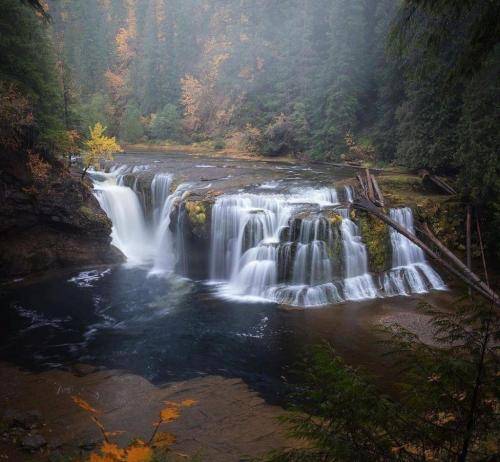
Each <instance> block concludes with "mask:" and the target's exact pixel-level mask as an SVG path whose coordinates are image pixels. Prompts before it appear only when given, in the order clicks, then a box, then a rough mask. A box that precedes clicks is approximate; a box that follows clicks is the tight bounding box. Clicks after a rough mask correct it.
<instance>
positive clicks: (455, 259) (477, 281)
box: [423, 223, 498, 299]
mask: <svg viewBox="0 0 500 462" xmlns="http://www.w3.org/2000/svg"><path fill="white" fill-rule="evenodd" d="M423 231H424V233H425V235H426V236H427V237H428V238H429V239H430V240H431V242H432V243H433V244H434V245H435V246H436V247H437V248H438V249H439V250H440V251H441V252H443V254H445V255H446V256H447V257H448V258H449V259H450V260H451V261H452V262H453V263H454V264H455V265H456V266H457V267H458V268H459V269H460V271H461V272H462V273H463V274H464V275H466V276H467V278H469V279H470V280H471V281H473V282H474V284H476V285H478V286H479V287H481V289H482V290H483V291H484V292H486V293H488V294H489V295H490V297H492V298H495V297H496V298H497V299H498V295H497V294H496V293H495V292H493V290H491V288H490V287H489V286H488V285H487V284H485V283H484V282H483V281H482V280H481V278H480V277H479V276H478V275H477V274H475V273H474V272H473V271H472V270H471V269H470V268H469V267H468V266H467V265H464V263H463V262H462V260H460V258H458V257H457V256H456V255H455V254H454V253H453V252H452V251H451V250H450V249H448V248H447V247H446V246H445V245H444V244H443V243H442V242H441V241H440V240H439V239H438V238H437V237H436V236H435V235H434V234H433V233H432V231H431V230H430V228H429V226H428V225H427V223H424V225H423Z"/></svg>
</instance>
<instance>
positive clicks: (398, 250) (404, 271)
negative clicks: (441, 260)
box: [382, 207, 446, 295]
mask: <svg viewBox="0 0 500 462" xmlns="http://www.w3.org/2000/svg"><path fill="white" fill-rule="evenodd" d="M390 216H391V218H392V219H393V220H394V221H396V222H397V223H399V224H400V225H401V226H404V227H405V228H406V229H407V230H408V231H409V232H410V233H412V234H415V228H414V225H413V212H412V210H411V209H410V208H408V207H403V208H398V209H391V210H390ZM389 232H390V236H391V244H392V266H393V267H392V269H391V271H389V272H388V273H387V274H385V275H384V278H383V282H382V283H383V287H384V292H385V293H386V294H387V295H409V294H410V293H420V294H422V293H426V292H427V291H428V290H429V289H435V290H446V285H445V283H444V282H443V280H442V279H441V277H440V276H439V274H438V273H437V272H436V271H435V270H434V269H433V268H432V267H431V266H430V265H429V264H428V263H427V261H426V259H425V255H424V252H423V250H422V249H421V248H420V247H418V246H417V245H415V244H414V243H413V242H411V241H410V240H409V239H408V238H406V237H405V236H403V235H402V234H400V233H398V232H397V231H396V230H395V229H393V228H390V231H389Z"/></svg>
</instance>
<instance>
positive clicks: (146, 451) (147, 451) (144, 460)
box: [125, 445, 153, 462]
mask: <svg viewBox="0 0 500 462" xmlns="http://www.w3.org/2000/svg"><path fill="white" fill-rule="evenodd" d="M152 458H153V450H152V449H151V448H150V447H148V446H144V445H133V446H129V448H128V449H127V454H126V459H125V460H126V462H149V461H150V460H151V459H152Z"/></svg>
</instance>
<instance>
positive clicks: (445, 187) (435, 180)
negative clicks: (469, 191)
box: [419, 170, 457, 196]
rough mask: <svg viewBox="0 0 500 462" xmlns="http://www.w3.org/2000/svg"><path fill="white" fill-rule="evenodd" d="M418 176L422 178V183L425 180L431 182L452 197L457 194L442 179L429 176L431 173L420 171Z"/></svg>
mask: <svg viewBox="0 0 500 462" xmlns="http://www.w3.org/2000/svg"><path fill="white" fill-rule="evenodd" d="M419 174H420V177H421V178H422V181H425V180H428V181H431V182H432V183H433V184H434V185H435V186H437V187H438V188H439V189H441V190H442V191H444V192H445V193H447V194H450V195H452V196H453V195H455V194H457V192H456V191H455V190H454V189H453V188H452V187H451V186H450V185H449V184H448V183H447V182H446V181H445V180H444V179H442V178H440V177H438V176H436V175H431V173H430V172H429V171H428V170H420V172H419Z"/></svg>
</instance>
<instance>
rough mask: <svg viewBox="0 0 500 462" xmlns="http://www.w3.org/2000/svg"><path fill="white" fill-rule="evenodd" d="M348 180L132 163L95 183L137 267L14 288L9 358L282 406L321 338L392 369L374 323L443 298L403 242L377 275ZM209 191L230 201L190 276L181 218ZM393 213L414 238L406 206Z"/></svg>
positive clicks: (177, 160) (228, 166)
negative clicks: (225, 382) (229, 383)
mask: <svg viewBox="0 0 500 462" xmlns="http://www.w3.org/2000/svg"><path fill="white" fill-rule="evenodd" d="M349 175H352V172H346V171H342V170H332V169H330V170H325V169H321V170H318V171H314V170H313V169H311V168H310V167H306V166H305V167H297V166H294V165H286V164H285V165H283V164H279V163H259V162H257V161H239V162H235V161H234V160H229V159H213V158H204V157H194V156H185V155H182V154H178V155H171V156H168V157H167V156H165V155H162V154H147V155H146V154H128V155H125V156H122V157H120V158H119V159H118V161H117V163H116V164H115V165H114V166H112V167H111V173H108V174H104V175H102V174H96V175H94V178H95V188H96V196H97V197H98V200H99V202H100V203H101V206H102V207H103V209H104V210H105V211H106V212H107V213H108V215H109V216H110V218H111V219H112V221H113V234H112V237H113V243H114V244H115V245H116V246H117V247H118V248H120V249H121V250H122V251H123V253H124V254H125V255H126V257H127V263H125V264H123V265H119V266H114V267H99V268H87V269H85V270H79V271H70V272H59V273H57V274H53V275H46V277H44V278H43V279H41V280H39V281H36V282H33V283H30V284H27V283H25V282H21V283H19V284H17V285H13V286H11V287H9V288H5V289H3V291H2V294H1V301H2V305H3V307H4V308H3V309H2V310H0V357H1V358H2V359H6V360H9V361H11V362H14V363H17V364H20V365H23V366H25V367H28V368H33V369H43V368H58V367H63V368H64V367H68V366H69V365H71V364H73V363H90V364H94V365H99V366H104V367H109V368H121V369H126V370H129V371H132V372H135V373H138V374H140V375H143V376H144V377H146V378H148V379H149V380H151V381H153V382H154V383H165V382H167V381H173V380H179V379H184V378H189V377H193V376H197V375H200V374H220V375H225V376H233V377H241V378H243V379H244V380H246V381H247V382H248V383H249V384H250V385H251V386H252V387H254V388H255V389H257V390H259V391H260V392H262V393H263V395H264V396H265V397H266V398H267V399H269V400H270V401H280V397H281V396H282V394H283V393H285V392H286V386H285V385H284V384H283V377H287V376H288V371H289V368H290V367H291V366H292V365H293V364H294V363H295V362H296V361H297V360H299V359H300V358H301V356H302V354H303V353H304V352H305V350H306V349H307V347H308V346H310V345H313V344H315V343H317V342H318V341H321V340H328V341H330V342H331V343H332V344H333V345H334V346H335V347H336V348H337V350H338V351H339V352H340V353H341V354H342V355H344V356H345V357H346V358H347V359H348V360H349V361H350V362H353V363H355V364H362V365H365V366H366V367H368V368H369V369H371V370H372V371H374V372H380V371H381V370H382V369H383V367H381V364H383V363H382V362H381V359H380V356H379V354H380V348H379V347H378V346H377V344H376V340H377V336H376V334H374V333H373V332H372V331H371V327H372V325H373V322H375V321H376V320H377V319H378V318H379V317H380V316H382V315H386V314H387V313H392V312H401V311H405V310H412V309H413V308H414V306H415V304H416V303H417V302H418V300H420V299H421V298H422V297H427V298H428V299H430V298H431V297H433V295H432V294H431V295H424V294H427V293H428V292H429V291H430V292H435V291H436V290H444V289H445V288H446V287H445V285H444V282H443V281H442V279H441V278H440V276H439V275H438V273H436V272H435V271H434V270H433V269H432V268H431V267H430V266H429V265H428V264H427V262H426V261H425V257H424V255H423V254H422V252H421V251H420V250H419V249H418V248H415V246H414V245H413V244H411V243H410V242H409V241H408V240H407V239H406V238H403V237H402V236H400V235H399V234H398V233H393V232H391V235H390V237H391V245H392V248H393V254H392V259H393V265H392V268H391V269H390V271H387V272H385V273H384V274H380V275H376V274H372V273H370V271H369V268H368V262H367V253H366V248H365V245H364V243H363V242H362V239H361V236H360V234H359V229H358V226H357V224H356V223H355V221H353V220H352V219H351V216H350V214H349V203H350V201H352V198H353V190H352V189H351V188H350V187H349V186H342V185H341V182H342V181H343V180H344V179H345V178H347V177H349ZM145 177H147V179H146V180H144V178H145ZM141 181H142V185H141ZM337 183H338V184H339V186H337V185H336V184H337ZM144 184H146V185H147V188H146V189H147V190H148V198H149V199H148V200H147V201H145V199H144V197H145V196H144V191H145V188H144ZM209 188H212V189H213V188H215V189H217V190H219V191H220V193H219V194H217V198H216V200H215V202H214V206H213V210H212V218H211V236H210V237H209V238H207V248H206V249H205V250H206V253H207V259H206V268H203V271H199V270H200V269H199V268H196V270H197V271H194V270H192V269H191V268H190V267H189V261H190V260H189V258H187V257H188V256H186V255H184V253H185V252H187V250H186V249H187V247H186V246H187V244H186V243H185V242H184V240H185V236H184V235H183V234H184V233H183V231H182V230H183V228H182V226H180V225H179V224H178V223H171V220H172V210H173V208H174V207H178V206H179V204H180V203H181V202H182V201H183V200H185V199H186V197H188V194H189V193H191V192H192V191H196V192H197V194H200V191H203V190H205V189H209ZM331 210H335V213H337V214H339V215H340V216H341V217H342V222H341V224H340V226H339V227H338V228H335V227H334V226H332V225H331V223H330V221H328V220H327V219H326V218H325V216H326V215H325V214H326V213H329V212H330V211H331ZM304 211H306V212H307V214H306V215H304V213H305V212H304ZM299 212H300V213H301V214H302V215H300V216H301V217H302V218H301V220H300V222H298V223H299V225H297V226H295V229H294V228H293V227H292V226H291V225H290V223H291V220H293V219H294V217H296V216H297V213H299ZM391 215H392V217H393V218H394V219H396V220H397V221H399V222H400V223H402V224H404V225H405V226H407V227H408V228H409V229H410V230H411V231H413V228H412V227H413V222H412V215H411V210H410V209H406V208H404V209H394V210H391ZM336 243H338V244H339V245H338V246H336V245H335V244H336ZM332 249H337V251H336V252H337V253H335V252H334V251H333V250H332ZM186 275H187V276H188V277H186ZM199 275H201V277H200V276H199ZM429 297H430V298H429ZM299 307H300V308H301V309H297V308H299Z"/></svg>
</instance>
